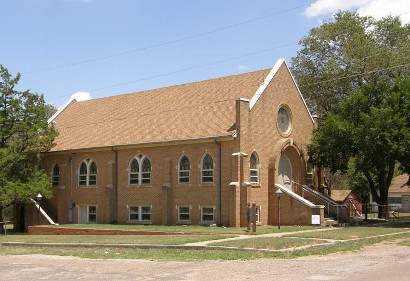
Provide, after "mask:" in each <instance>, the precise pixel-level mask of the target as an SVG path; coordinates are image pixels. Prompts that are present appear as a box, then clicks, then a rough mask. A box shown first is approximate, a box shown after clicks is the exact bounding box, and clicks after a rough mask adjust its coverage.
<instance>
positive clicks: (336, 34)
mask: <svg viewBox="0 0 410 281" xmlns="http://www.w3.org/2000/svg"><path fill="white" fill-rule="evenodd" d="M299 44H300V45H301V50H300V51H299V52H298V53H297V55H296V57H294V58H293V59H292V71H293V73H294V74H295V76H296V79H297V80H298V83H299V86H300V88H301V91H302V93H303V95H304V97H305V98H306V100H307V103H308V105H309V107H310V109H311V110H312V111H313V112H314V113H316V114H317V115H318V116H319V117H322V116H324V114H325V113H326V112H328V111H330V110H332V109H333V107H334V106H335V105H336V104H337V103H338V102H339V101H341V100H344V99H345V98H346V97H347V95H348V93H350V92H356V91H360V89H361V88H362V87H363V86H364V85H367V84H373V85H376V86H381V87H384V86H385V85H392V84H393V83H394V81H396V80H397V79H401V78H404V77H406V76H407V75H409V73H410V65H409V64H410V25H402V23H401V22H400V19H399V18H398V17H387V18H384V19H381V20H375V19H374V18H371V17H360V16H359V15H358V14H357V13H353V12H339V13H337V14H336V15H335V17H334V20H332V21H330V22H326V23H323V24H322V25H320V26H319V27H316V28H313V29H311V30H310V32H309V34H308V35H307V36H305V37H304V38H303V39H302V40H301V41H300V43H299ZM406 64H407V66H408V67H405V65H406Z"/></svg>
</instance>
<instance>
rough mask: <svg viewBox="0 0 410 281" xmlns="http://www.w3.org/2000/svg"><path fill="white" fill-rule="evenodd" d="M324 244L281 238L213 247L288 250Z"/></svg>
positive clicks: (317, 241)
mask: <svg viewBox="0 0 410 281" xmlns="http://www.w3.org/2000/svg"><path fill="white" fill-rule="evenodd" d="M319 243H323V241H319V240H312V239H293V238H281V237H263V238H250V239H244V240H234V241H225V242H215V243H212V244H211V245H213V246H227V247H237V248H257V249H270V250H278V249H286V248H291V247H298V246H305V245H312V244H319Z"/></svg>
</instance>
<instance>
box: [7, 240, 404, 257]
mask: <svg viewBox="0 0 410 281" xmlns="http://www.w3.org/2000/svg"><path fill="white" fill-rule="evenodd" d="M398 238H410V236H409V235H408V234H401V235H394V236H386V237H379V238H370V239H366V240H359V241H349V242H337V243H335V244H334V245H329V246H321V247H315V248H309V249H305V250H297V251H291V252H285V253H283V252H270V253H269V252H250V251H241V252H238V251H220V250H177V249H144V250H140V249H110V248H106V249H89V248H45V247H9V246H7V247H6V246H0V256H1V255H29V254H43V255H58V256H76V257H81V258H93V259H153V260H181V261H193V260H196V261H198V260H250V259H258V258H296V257H302V256H310V255H327V254H331V253H336V252H346V251H357V250H360V249H361V248H363V247H364V246H367V245H371V244H375V243H379V242H381V241H384V240H394V239H398Z"/></svg>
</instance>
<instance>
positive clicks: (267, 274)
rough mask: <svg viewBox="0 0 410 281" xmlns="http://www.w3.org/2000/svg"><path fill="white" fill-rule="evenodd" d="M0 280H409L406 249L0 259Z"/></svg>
mask: <svg viewBox="0 0 410 281" xmlns="http://www.w3.org/2000/svg"><path fill="white" fill-rule="evenodd" d="M0 279H1V280H87V281H88V280H206V281H210V280H372V281H373V280H406V281H407V280H410V247H406V246H400V245H397V244H396V243H384V244H379V245H376V246H370V247H367V248H365V249H363V250H362V251H360V252H354V253H353V252H350V253H344V254H332V255H328V256H322V257H319V256H316V257H303V258H298V259H290V260H284V259H260V260H252V261H204V262H168V261H149V260H89V259H80V258H75V257H56V256H42V255H30V256H0Z"/></svg>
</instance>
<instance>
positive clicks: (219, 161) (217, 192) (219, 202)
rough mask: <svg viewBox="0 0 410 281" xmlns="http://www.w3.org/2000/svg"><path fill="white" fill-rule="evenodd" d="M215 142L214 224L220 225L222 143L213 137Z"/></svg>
mask: <svg viewBox="0 0 410 281" xmlns="http://www.w3.org/2000/svg"><path fill="white" fill-rule="evenodd" d="M215 143H216V145H217V146H218V181H217V182H216V194H217V195H216V196H217V198H216V209H217V221H216V224H217V225H218V226H222V145H221V142H220V141H218V139H217V138H215Z"/></svg>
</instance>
